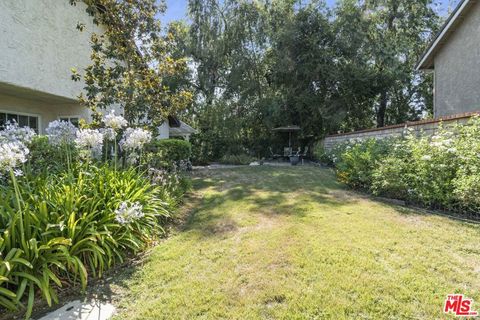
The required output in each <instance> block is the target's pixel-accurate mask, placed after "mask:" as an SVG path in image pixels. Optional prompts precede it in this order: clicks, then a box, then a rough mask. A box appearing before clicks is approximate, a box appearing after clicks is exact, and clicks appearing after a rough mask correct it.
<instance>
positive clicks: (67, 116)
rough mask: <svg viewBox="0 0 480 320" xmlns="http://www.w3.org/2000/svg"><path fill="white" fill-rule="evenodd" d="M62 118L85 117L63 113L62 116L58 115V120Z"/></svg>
mask: <svg viewBox="0 0 480 320" xmlns="http://www.w3.org/2000/svg"><path fill="white" fill-rule="evenodd" d="M60 118H67V119H69V120H70V119H71V118H77V119H78V120H80V119H83V118H82V116H79V115H65V116H63V115H61V116H57V120H60Z"/></svg>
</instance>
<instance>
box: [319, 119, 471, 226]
mask: <svg viewBox="0 0 480 320" xmlns="http://www.w3.org/2000/svg"><path fill="white" fill-rule="evenodd" d="M479 138H480V117H479V116H471V117H470V120H468V122H466V123H463V124H460V123H457V124H455V125H453V124H450V125H449V126H443V125H442V123H438V124H437V127H436V128H435V133H434V134H433V135H417V132H416V131H415V130H414V129H412V128H409V129H407V130H406V132H405V133H403V134H402V135H399V136H396V137H388V138H385V139H375V138H364V139H355V140H354V139H349V140H346V141H344V142H343V143H338V144H336V145H335V146H333V147H330V148H328V149H325V151H324V153H323V154H320V155H317V156H319V157H320V158H321V159H322V161H323V162H328V163H329V164H331V165H333V166H334V167H335V171H336V174H337V177H338V179H339V180H340V181H342V182H344V183H346V184H347V185H349V186H350V187H352V188H355V189H361V190H364V191H367V192H371V193H373V194H375V195H378V196H383V197H389V198H394V199H400V200H405V201H407V202H409V203H413V204H416V205H421V206H424V207H428V208H433V209H442V210H448V211H451V212H456V213H457V214H459V215H462V216H467V217H469V218H475V219H479V218H480V139H479Z"/></svg>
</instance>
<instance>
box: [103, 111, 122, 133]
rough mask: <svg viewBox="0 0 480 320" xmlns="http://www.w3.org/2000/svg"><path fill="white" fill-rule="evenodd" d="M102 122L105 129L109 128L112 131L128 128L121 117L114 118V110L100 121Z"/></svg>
mask: <svg viewBox="0 0 480 320" xmlns="http://www.w3.org/2000/svg"><path fill="white" fill-rule="evenodd" d="M102 122H103V123H104V124H105V126H106V127H107V128H110V129H112V130H114V131H118V130H121V129H123V128H125V127H127V126H128V122H127V120H126V119H125V118H124V117H122V116H116V115H115V111H114V110H112V111H111V112H110V113H109V114H107V115H106V116H105V117H104V118H103V119H102Z"/></svg>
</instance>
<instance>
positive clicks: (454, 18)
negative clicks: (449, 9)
mask: <svg viewBox="0 0 480 320" xmlns="http://www.w3.org/2000/svg"><path fill="white" fill-rule="evenodd" d="M470 1H471V0H465V1H464V2H463V3H462V5H461V6H460V7H459V8H458V9H457V10H456V12H455V14H454V15H453V16H452V17H451V18H450V21H449V22H448V24H447V25H446V26H445V27H443V29H442V32H441V33H440V34H439V35H438V36H437V38H436V39H435V41H434V42H433V44H431V45H430V48H429V49H428V51H427V52H426V53H425V54H424V55H423V58H422V60H420V62H419V63H418V64H417V66H416V67H415V70H416V71H419V70H421V69H422V66H423V64H424V63H425V61H426V60H427V59H428V58H430V55H431V54H432V52H433V51H434V50H435V49H436V47H437V45H438V44H439V43H440V41H442V40H443V38H444V37H445V35H446V34H447V32H448V31H450V28H451V27H452V25H453V24H454V23H455V22H456V21H457V18H458V17H459V16H460V15H461V14H462V13H463V10H464V9H465V7H466V6H467V5H468V4H469V3H470Z"/></svg>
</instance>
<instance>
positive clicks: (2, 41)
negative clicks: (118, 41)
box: [0, 0, 100, 100]
mask: <svg viewBox="0 0 480 320" xmlns="http://www.w3.org/2000/svg"><path fill="white" fill-rule="evenodd" d="M85 9H86V5H85V4H84V3H83V2H78V3H77V5H76V6H72V5H70V3H69V1H68V0H2V1H0V83H6V84H9V85H12V86H16V87H20V88H29V89H32V90H35V91H39V92H44V93H48V94H51V95H54V96H58V97H63V98H67V99H71V100H76V97H77V96H78V95H79V94H80V92H81V91H82V87H83V83H82V82H74V81H72V80H71V68H77V69H78V70H79V71H81V70H83V69H84V68H85V67H86V66H87V65H89V63H90V52H91V48H90V44H89V43H90V34H91V32H92V31H95V32H100V29H99V27H98V26H95V25H94V24H93V20H92V18H91V17H90V16H88V14H87V13H86V12H85ZM77 22H81V23H84V24H85V25H86V29H85V31H84V32H80V31H79V30H77V28H76V26H77Z"/></svg>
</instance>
